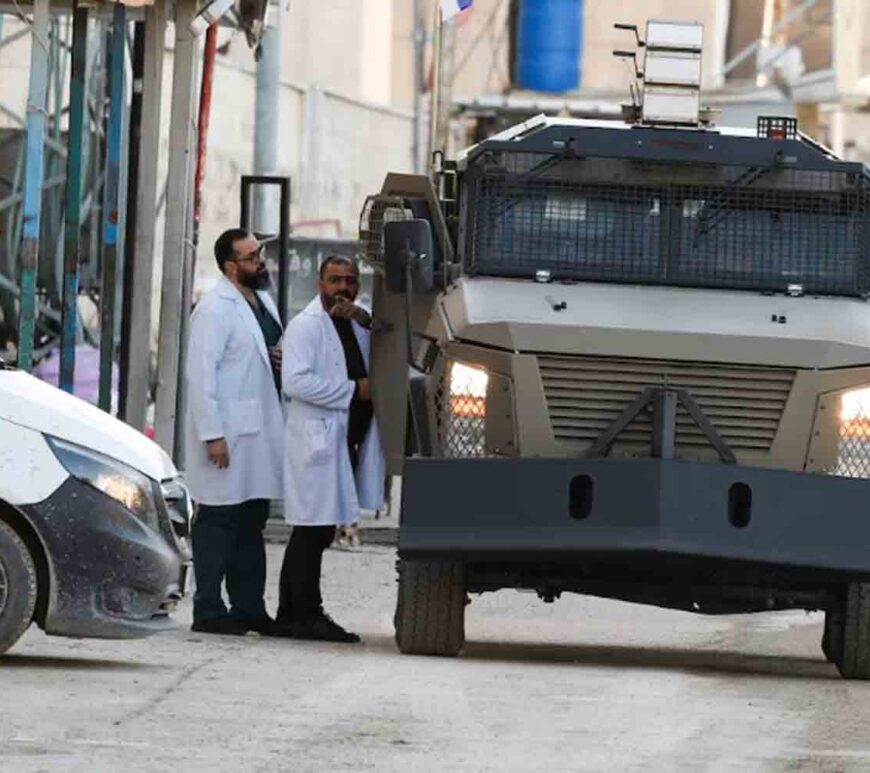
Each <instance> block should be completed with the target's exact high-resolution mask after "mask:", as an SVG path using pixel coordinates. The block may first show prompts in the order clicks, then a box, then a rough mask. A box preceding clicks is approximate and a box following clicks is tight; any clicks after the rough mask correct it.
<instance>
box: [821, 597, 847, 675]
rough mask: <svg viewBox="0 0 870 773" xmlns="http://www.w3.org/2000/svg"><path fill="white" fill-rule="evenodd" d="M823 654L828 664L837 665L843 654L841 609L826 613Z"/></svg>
mask: <svg viewBox="0 0 870 773" xmlns="http://www.w3.org/2000/svg"><path fill="white" fill-rule="evenodd" d="M822 652H824V653H825V658H827V661H828V663H836V662H837V661H838V660H839V659H840V658H841V657H842V654H843V613H842V611H840V610H839V609H838V610H836V611H834V610H830V609H829V610H828V611H827V612H825V632H824V633H823V634H822Z"/></svg>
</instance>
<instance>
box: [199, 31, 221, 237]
mask: <svg viewBox="0 0 870 773" xmlns="http://www.w3.org/2000/svg"><path fill="white" fill-rule="evenodd" d="M217 32H218V28H217V24H211V25H210V26H209V28H208V29H207V30H206V33H205V47H204V50H203V54H202V85H201V88H200V92H199V124H198V126H197V141H196V151H197V152H196V174H195V176H194V188H193V242H194V244H195V245H197V246H198V245H199V221H200V217H201V215H202V183H203V181H204V180H205V161H206V155H207V151H208V125H209V121H210V119H211V87H212V82H213V80H214V60H215V57H216V55H217Z"/></svg>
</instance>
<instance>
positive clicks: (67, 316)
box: [60, 0, 90, 393]
mask: <svg viewBox="0 0 870 773" xmlns="http://www.w3.org/2000/svg"><path fill="white" fill-rule="evenodd" d="M89 17H90V10H89V8H88V7H87V6H84V5H81V4H80V3H79V0H74V2H73V36H72V67H71V69H70V112H69V144H68V152H67V159H66V170H67V171H66V223H65V225H64V250H63V269H64V270H63V301H62V322H61V343H60V388H61V389H63V390H65V391H67V392H70V393H72V392H73V391H74V375H75V364H76V332H77V329H78V308H77V302H78V294H79V252H80V250H81V229H82V187H83V180H84V166H83V161H84V159H83V155H84V154H83V150H84V139H85V138H84V134H85V132H84V129H85V103H86V99H87V95H86V85H87V84H86V69H87V64H88V32H89V30H88V26H89V25H88V22H89Z"/></svg>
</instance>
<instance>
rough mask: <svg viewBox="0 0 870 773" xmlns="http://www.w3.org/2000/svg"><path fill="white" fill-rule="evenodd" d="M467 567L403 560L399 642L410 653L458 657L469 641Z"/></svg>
mask: <svg viewBox="0 0 870 773" xmlns="http://www.w3.org/2000/svg"><path fill="white" fill-rule="evenodd" d="M465 599H466V596H465V567H464V566H463V565H462V564H458V563H451V562H447V561H443V562H435V561H404V560H400V561H399V595H398V602H397V604H396V617H395V626H396V644H398V645H399V651H400V652H403V653H405V654H406V655H446V656H449V657H454V656H456V655H458V654H459V652H460V650H461V649H462V645H463V644H465Z"/></svg>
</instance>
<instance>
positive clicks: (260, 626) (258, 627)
mask: <svg viewBox="0 0 870 773" xmlns="http://www.w3.org/2000/svg"><path fill="white" fill-rule="evenodd" d="M236 620H238V622H239V623H240V624H241V625H243V626H245V629H246V630H248V631H253V632H254V633H258V634H260V636H277V635H278V630H277V626H276V625H275V621H274V620H273V619H272V618H271V617H269V615H263V616H262V617H253V618H251V617H241V618H236Z"/></svg>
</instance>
